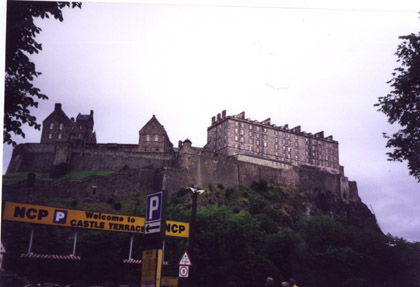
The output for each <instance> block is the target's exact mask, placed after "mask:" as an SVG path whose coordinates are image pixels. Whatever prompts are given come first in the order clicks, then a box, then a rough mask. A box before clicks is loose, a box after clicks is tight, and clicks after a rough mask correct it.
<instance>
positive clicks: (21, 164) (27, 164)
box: [7, 143, 56, 173]
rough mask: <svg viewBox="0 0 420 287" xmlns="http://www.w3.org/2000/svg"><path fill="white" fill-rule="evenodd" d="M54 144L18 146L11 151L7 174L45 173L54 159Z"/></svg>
mask: <svg viewBox="0 0 420 287" xmlns="http://www.w3.org/2000/svg"><path fill="white" fill-rule="evenodd" d="M55 149H56V146H55V145H54V144H37V143H28V144H20V145H18V146H16V147H15V149H14V150H13V154H12V158H11V160H10V163H9V167H8V168H7V173H11V172H18V171H39V172H46V171H49V170H50V168H51V164H52V163H53V162H54V158H55Z"/></svg>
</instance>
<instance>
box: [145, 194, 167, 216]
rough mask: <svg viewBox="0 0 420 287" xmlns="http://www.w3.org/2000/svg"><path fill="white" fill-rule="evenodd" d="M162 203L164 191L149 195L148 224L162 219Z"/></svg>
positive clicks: (147, 207)
mask: <svg viewBox="0 0 420 287" xmlns="http://www.w3.org/2000/svg"><path fill="white" fill-rule="evenodd" d="M162 201H163V192H162V191H160V192H155V193H151V194H148V195H147V205H146V218H145V221H146V223H148V222H154V221H160V220H161V219H162Z"/></svg>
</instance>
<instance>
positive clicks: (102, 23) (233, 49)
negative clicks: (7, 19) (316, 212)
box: [3, 0, 420, 241]
mask: <svg viewBox="0 0 420 287" xmlns="http://www.w3.org/2000/svg"><path fill="white" fill-rule="evenodd" d="M194 2H195V3H196V4H195V5H191V3H188V2H185V1H184V2H180V1H174V2H170V1H161V2H160V3H161V4H158V5H157V4H148V3H146V2H143V3H125V4H122V3H92V2H89V3H87V2H84V3H83V7H82V9H81V10H80V9H66V10H64V22H63V23H60V22H58V21H55V20H39V21H38V22H37V23H38V24H39V26H40V27H42V33H41V34H40V35H39V36H38V37H37V40H38V41H39V42H41V43H42V44H43V50H42V52H41V53H40V54H38V55H34V56H32V57H31V58H32V60H33V61H34V62H35V63H36V67H37V69H38V70H39V71H41V72H42V76H40V77H39V78H37V79H36V80H35V81H34V83H35V85H36V86H38V87H40V88H41V90H42V92H43V93H45V94H46V95H48V97H49V100H48V101H43V102H41V103H40V107H39V108H38V109H36V110H34V114H35V115H36V116H37V118H38V120H39V121H42V120H44V119H45V118H46V117H47V116H48V115H49V114H50V113H51V112H52V110H53V108H54V104H55V103H62V106H63V110H64V111H65V113H66V114H67V115H68V116H69V117H75V116H77V114H78V113H79V112H80V113H82V114H88V113H89V111H90V110H91V109H92V110H94V117H95V130H96V133H97V140H98V142H99V143H130V144H135V143H137V142H138V131H139V130H140V129H141V127H142V126H143V125H144V124H145V123H146V122H147V121H148V120H149V119H150V118H151V117H152V115H153V114H154V115H156V117H157V118H158V120H159V121H160V122H161V124H163V125H164V126H165V128H166V130H167V132H168V134H169V137H170V139H171V141H172V143H174V144H175V145H176V144H177V142H178V140H184V139H186V138H189V139H190V140H191V141H192V142H193V145H194V146H198V147H202V146H203V145H204V144H205V143H206V138H207V137H206V130H207V127H208V126H209V125H210V122H211V117H212V116H214V115H216V114H217V113H219V112H221V111H222V110H227V114H228V115H234V114H238V113H240V112H242V111H245V113H246V117H247V118H250V119H253V120H260V121H262V120H265V119H266V118H269V117H270V118H271V122H272V123H274V124H276V125H284V124H289V127H294V126H297V125H301V126H302V130H303V131H306V132H311V133H315V132H318V131H321V130H323V131H324V132H325V135H326V136H328V135H333V136H334V139H335V140H337V141H338V142H339V146H340V164H341V165H343V166H344V169H345V175H346V176H347V177H348V178H349V179H350V180H353V181H356V182H357V184H358V188H359V195H360V197H361V198H362V200H363V202H365V203H366V204H367V206H368V207H369V208H371V209H372V210H373V211H374V213H375V214H376V217H377V220H378V223H379V225H380V227H381V228H382V230H383V231H384V232H385V233H391V234H392V235H394V236H399V237H404V238H405V239H408V240H416V241H420V208H419V205H420V184H419V183H417V182H416V181H415V180H414V178H412V177H410V176H408V170H407V167H406V163H395V162H388V161H387V156H386V155H385V153H386V152H387V150H386V149H385V147H384V146H385V143H386V141H385V139H384V138H383V137H382V132H388V133H391V132H393V131H396V130H397V127H392V126H390V125H389V124H388V123H387V119H386V117H385V115H383V114H381V113H379V112H377V111H376V108H375V107H374V106H373V105H374V104H375V103H376V102H377V99H378V97H380V96H384V95H386V94H387V93H388V92H389V90H390V88H389V86H388V85H387V84H386V82H387V81H388V80H390V79H391V73H392V71H393V69H394V68H396V67H397V63H396V57H395V56H394V53H395V51H396V48H397V46H398V44H399V43H400V40H399V39H398V36H400V35H406V34H410V33H417V32H419V31H420V19H419V14H418V12H417V11H420V3H418V2H419V1H398V4H397V5H395V4H393V3H397V1H340V4H336V3H335V2H337V1H321V0H312V1H311V0H302V1H281V0H278V1H259V2H258V3H257V2H255V1H219V2H216V3H218V4H213V5H208V3H209V1H194ZM155 3H156V2H155ZM212 3H215V2H212ZM221 3H223V4H221ZM206 4H207V5H206ZM26 133H27V137H26V139H25V140H21V139H19V140H18V141H19V142H39V141H40V137H41V133H40V132H39V131H34V130H31V129H30V128H29V127H28V128H27V129H26ZM3 149H4V159H3V173H4V172H5V169H6V168H7V165H8V163H9V161H10V156H11V152H12V149H11V147H9V146H3Z"/></svg>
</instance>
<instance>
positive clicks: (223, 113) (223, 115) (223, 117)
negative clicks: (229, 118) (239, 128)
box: [222, 110, 226, 119]
mask: <svg viewBox="0 0 420 287" xmlns="http://www.w3.org/2000/svg"><path fill="white" fill-rule="evenodd" d="M222 119H226V110H223V111H222Z"/></svg>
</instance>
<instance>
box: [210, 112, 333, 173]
mask: <svg viewBox="0 0 420 287" xmlns="http://www.w3.org/2000/svg"><path fill="white" fill-rule="evenodd" d="M206 148H207V149H208V150H209V151H213V152H215V153H220V154H225V155H229V156H238V157H239V156H242V157H241V158H244V156H246V157H254V158H260V159H265V160H270V161H274V162H277V163H279V164H280V165H277V166H281V167H286V166H293V165H294V166H311V167H316V168H320V169H323V170H326V171H328V172H333V173H339V170H340V165H339V156H338V142H337V141H335V140H333V137H332V136H328V137H324V132H318V133H315V134H312V133H306V132H303V131H301V128H300V126H297V127H294V128H291V129H289V127H288V125H284V126H277V125H274V124H271V120H270V118H268V119H266V120H264V121H262V122H259V121H255V120H250V119H246V118H245V112H242V113H240V114H238V115H234V116H227V115H226V111H223V112H222V113H221V114H218V115H217V116H215V117H213V118H212V121H211V126H210V127H209V128H208V129H207V146H206Z"/></svg>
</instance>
